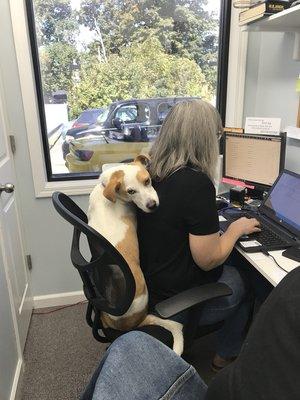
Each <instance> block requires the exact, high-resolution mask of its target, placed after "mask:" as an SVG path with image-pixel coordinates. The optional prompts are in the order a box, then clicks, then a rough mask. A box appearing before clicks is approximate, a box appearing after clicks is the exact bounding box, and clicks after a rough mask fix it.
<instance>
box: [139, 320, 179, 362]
mask: <svg viewBox="0 0 300 400" xmlns="http://www.w3.org/2000/svg"><path fill="white" fill-rule="evenodd" d="M145 325H158V326H161V327H162V328H165V329H167V330H168V331H170V332H171V333H172V335H173V350H174V351H175V353H176V354H178V355H179V356H181V354H182V353H183V332H182V328H183V325H182V324H180V323H179V322H175V321H171V320H169V319H162V318H159V317H156V316H155V315H151V314H149V315H147V316H146V318H145V319H144V321H143V322H141V323H140V325H139V326H145Z"/></svg>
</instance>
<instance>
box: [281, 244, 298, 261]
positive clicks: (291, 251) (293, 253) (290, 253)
mask: <svg viewBox="0 0 300 400" xmlns="http://www.w3.org/2000/svg"><path fill="white" fill-rule="evenodd" d="M282 255H283V256H284V257H287V258H290V259H291V260H294V261H300V247H290V248H288V249H287V250H285V251H284V252H283V253H282Z"/></svg>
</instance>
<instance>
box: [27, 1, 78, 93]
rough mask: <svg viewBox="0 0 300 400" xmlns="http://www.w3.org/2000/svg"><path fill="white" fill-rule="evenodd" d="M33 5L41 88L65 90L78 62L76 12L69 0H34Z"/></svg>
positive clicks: (46, 91)
mask: <svg viewBox="0 0 300 400" xmlns="http://www.w3.org/2000/svg"><path fill="white" fill-rule="evenodd" d="M34 5H35V7H34V10H35V20H36V29H37V37H38V45H39V53H40V64H41V72H42V82H43V92H44V93H45V94H48V95H51V94H52V93H53V92H55V91H57V90H66V91H68V90H69V89H70V88H71V86H72V80H73V70H74V66H76V65H77V64H78V51H77V49H76V36H77V34H78V31H79V26H78V22H77V21H76V15H75V13H74V11H73V10H72V8H71V6H70V0H35V2H34Z"/></svg>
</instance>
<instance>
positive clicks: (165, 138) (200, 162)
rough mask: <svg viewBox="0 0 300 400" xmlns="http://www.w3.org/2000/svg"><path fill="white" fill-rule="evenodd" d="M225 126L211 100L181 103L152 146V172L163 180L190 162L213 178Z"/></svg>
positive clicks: (171, 114) (153, 175) (167, 118)
mask: <svg viewBox="0 0 300 400" xmlns="http://www.w3.org/2000/svg"><path fill="white" fill-rule="evenodd" d="M222 130H223V128H222V121H221V118H220V115H219V113H218V111H217V110H216V109H215V107H213V106H212V105H211V104H209V103H207V102H205V101H203V100H200V99H194V100H184V101H181V102H180V103H177V104H176V105H175V106H174V107H172V109H171V111H170V112H169V113H168V115H167V117H166V119H165V120H164V122H163V124H162V127H161V130H160V134H159V136H158V137H157V139H156V141H155V142H154V144H153V146H152V148H151V150H150V158H151V165H150V173H151V176H152V177H153V178H154V179H157V180H162V179H164V178H166V177H168V176H170V175H171V174H172V172H174V171H176V170H178V169H180V168H182V167H184V166H186V165H189V166H190V167H192V168H195V169H198V170H201V171H202V172H204V173H206V174H207V175H208V176H209V177H210V178H211V179H212V180H213V179H214V177H215V174H216V167H217V160H218V154H219V144H218V135H220V133H221V132H222Z"/></svg>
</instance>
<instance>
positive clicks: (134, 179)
mask: <svg viewBox="0 0 300 400" xmlns="http://www.w3.org/2000/svg"><path fill="white" fill-rule="evenodd" d="M148 162H149V160H148V159H147V157H145V156H138V157H137V158H136V159H135V160H134V161H133V162H132V163H130V164H124V165H121V166H118V167H113V168H110V169H108V170H106V171H105V172H103V173H102V175H101V178H100V181H101V183H102V185H103V186H104V190H103V195H104V196H105V197H106V198H107V199H108V200H110V201H111V202H113V203H115V202H116V201H117V200H118V199H120V200H123V201H126V202H133V203H135V204H136V205H137V207H139V208H140V209H141V210H143V211H145V212H148V213H149V212H152V211H154V210H155V209H156V208H157V207H158V205H159V200H158V196H157V193H156V191H155V190H154V189H153V187H152V183H151V178H150V175H149V172H148V171H147V169H146V168H145V166H146V165H147V163H148Z"/></svg>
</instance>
